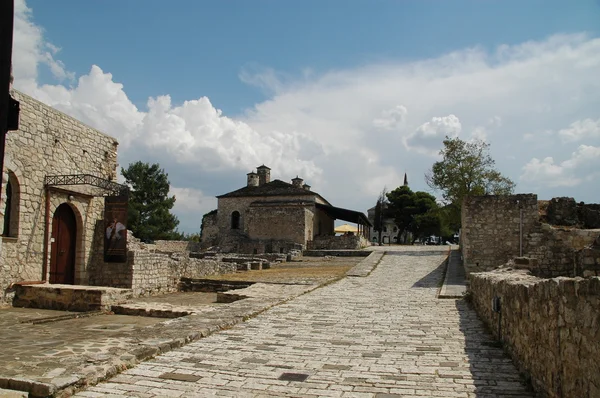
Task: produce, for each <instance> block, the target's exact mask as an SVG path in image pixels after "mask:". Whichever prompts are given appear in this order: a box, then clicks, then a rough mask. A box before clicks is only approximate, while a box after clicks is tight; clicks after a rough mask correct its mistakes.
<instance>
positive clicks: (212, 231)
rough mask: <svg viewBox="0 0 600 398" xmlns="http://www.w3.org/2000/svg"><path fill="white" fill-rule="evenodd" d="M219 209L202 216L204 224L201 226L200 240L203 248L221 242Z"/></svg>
mask: <svg viewBox="0 0 600 398" xmlns="http://www.w3.org/2000/svg"><path fill="white" fill-rule="evenodd" d="M217 222H218V215H217V210H213V211H211V212H209V213H206V214H205V215H204V216H203V217H202V225H201V226H200V241H201V248H202V249H208V248H209V247H212V246H216V245H217V244H218V243H219V226H218V224H217Z"/></svg>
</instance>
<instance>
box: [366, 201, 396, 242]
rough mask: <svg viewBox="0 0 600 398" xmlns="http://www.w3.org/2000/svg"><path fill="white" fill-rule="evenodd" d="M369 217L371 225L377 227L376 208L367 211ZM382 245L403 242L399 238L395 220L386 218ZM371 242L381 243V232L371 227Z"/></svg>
mask: <svg viewBox="0 0 600 398" xmlns="http://www.w3.org/2000/svg"><path fill="white" fill-rule="evenodd" d="M367 217H368V218H369V221H370V222H371V224H373V225H375V207H371V208H370V209H369V210H367ZM382 227H383V228H382V231H381V243H398V241H399V240H401V239H400V238H401V237H400V236H398V227H397V226H396V223H395V222H394V219H393V218H390V217H386V218H384V219H383V221H382ZM371 241H372V242H374V243H379V232H378V231H375V227H374V226H373V227H371Z"/></svg>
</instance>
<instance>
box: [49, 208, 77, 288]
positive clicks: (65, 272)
mask: <svg viewBox="0 0 600 398" xmlns="http://www.w3.org/2000/svg"><path fill="white" fill-rule="evenodd" d="M76 241H77V221H76V219H75V213H74V212H73V209H71V206H69V205H68V204H67V203H63V204H61V205H60V206H58V208H57V209H56V211H55V212H54V217H53V218H52V240H51V242H52V244H51V249H50V250H51V252H50V283H60V284H70V285H72V284H74V283H75V253H76V251H75V246H76Z"/></svg>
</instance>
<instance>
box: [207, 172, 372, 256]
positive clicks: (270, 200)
mask: <svg viewBox="0 0 600 398" xmlns="http://www.w3.org/2000/svg"><path fill="white" fill-rule="evenodd" d="M257 171H258V172H257V173H249V174H248V180H247V186H246V187H243V188H240V189H238V190H236V191H233V192H230V193H227V194H224V195H220V196H218V197H217V198H218V209H217V215H216V216H214V215H213V214H210V213H209V214H207V215H206V217H205V218H204V221H203V228H202V241H203V244H202V245H203V247H209V246H213V245H214V243H215V242H218V246H219V248H220V249H221V250H222V251H224V252H240V253H265V252H272V251H273V252H277V250H279V251H281V252H285V253H287V252H288V251H289V250H297V249H298V248H300V249H303V248H306V247H307V245H309V244H310V242H312V241H313V240H314V239H316V237H320V236H333V235H335V232H334V221H335V218H334V216H335V215H334V214H337V215H339V214H342V213H343V214H352V216H353V217H356V219H362V220H363V222H365V223H366V224H368V220H367V218H366V217H365V216H364V214H362V213H357V212H353V211H351V210H346V209H340V208H334V207H333V206H331V205H330V204H329V202H327V201H326V200H325V199H324V198H323V197H322V196H321V195H319V194H318V193H316V192H313V191H311V190H310V186H308V185H306V184H304V183H303V182H304V181H303V180H302V179H301V178H299V177H296V178H294V179H292V183H291V184H290V183H286V182H283V181H280V180H274V181H271V179H270V169H269V168H268V167H266V166H261V167H259V168H257ZM361 216H362V218H361ZM354 222H356V220H354Z"/></svg>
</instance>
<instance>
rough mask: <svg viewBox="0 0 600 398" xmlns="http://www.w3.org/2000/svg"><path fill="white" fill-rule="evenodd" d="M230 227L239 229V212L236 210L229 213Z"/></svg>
mask: <svg viewBox="0 0 600 398" xmlns="http://www.w3.org/2000/svg"><path fill="white" fill-rule="evenodd" d="M231 229H240V212H239V211H237V210H236V211H234V212H233V213H231Z"/></svg>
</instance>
